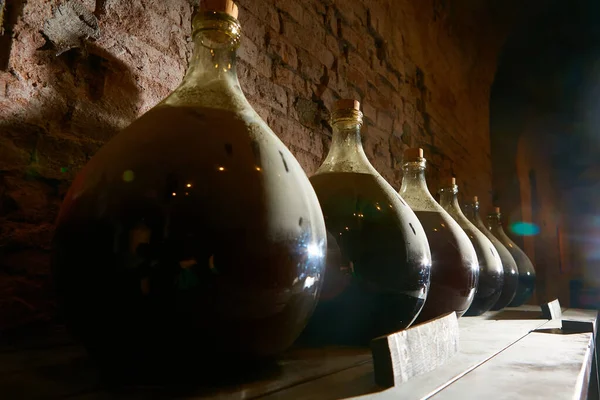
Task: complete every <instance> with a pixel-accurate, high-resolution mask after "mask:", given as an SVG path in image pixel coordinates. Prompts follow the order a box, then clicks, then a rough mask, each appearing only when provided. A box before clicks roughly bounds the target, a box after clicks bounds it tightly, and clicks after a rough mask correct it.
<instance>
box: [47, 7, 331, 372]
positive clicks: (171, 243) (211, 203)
mask: <svg viewBox="0 0 600 400" xmlns="http://www.w3.org/2000/svg"><path fill="white" fill-rule="evenodd" d="M236 18H237V6H235V4H233V2H232V1H228V0H216V1H203V2H202V3H201V5H200V11H199V12H198V13H197V15H196V16H195V18H194V21H193V40H194V44H195V48H194V52H193V56H192V58H191V60H190V66H189V69H188V71H187V72H186V75H185V77H184V78H183V81H182V83H181V85H180V86H179V87H178V88H177V89H175V91H174V92H172V93H171V94H170V95H169V96H168V97H167V98H165V99H164V100H163V101H162V102H160V103H159V104H158V105H157V106H155V107H154V108H152V109H151V110H150V111H148V112H147V113H145V114H144V115H142V116H141V117H140V118H138V119H137V120H136V121H134V122H133V123H132V124H131V125H129V126H128V127H127V128H126V129H124V130H123V131H122V132H121V133H119V134H118V135H116V136H115V137H114V138H113V139H112V140H111V141H110V142H109V143H107V144H106V145H105V146H104V147H103V148H102V149H101V150H100V151H99V152H98V153H97V154H96V155H95V156H94V157H93V158H92V159H91V160H90V161H89V163H88V164H87V166H85V168H84V169H83V170H82V171H81V172H80V173H79V175H78V176H77V178H76V179H75V181H74V182H73V185H72V186H71V188H70V190H69V192H68V193H67V195H66V198H65V200H64V203H63V206H62V209H61V211H60V215H59V218H58V226H57V229H56V235H55V239H54V251H53V268H54V276H55V282H56V287H57V292H58V294H59V297H60V300H61V304H62V309H63V313H64V316H65V317H66V320H67V322H68V325H69V326H70V328H71V329H72V331H73V332H74V334H76V335H77V336H78V337H79V338H80V339H81V340H82V341H83V343H84V344H85V345H86V347H87V348H88V350H89V352H90V353H91V355H92V356H93V358H95V359H96V361H98V362H99V364H100V366H101V367H102V368H103V370H104V371H105V372H109V373H110V376H111V377H113V378H121V377H126V379H138V378H139V379H142V378H143V379H146V378H148V379H152V380H154V379H157V378H167V377H171V375H173V376H175V375H177V376H178V377H179V376H181V374H182V373H185V372H191V371H193V376H194V377H196V378H197V377H204V376H205V374H206V373H208V372H210V371H214V370H218V368H219V366H220V362H221V361H223V362H224V363H226V365H225V366H224V367H225V368H228V367H227V366H231V365H234V364H237V363H239V364H243V363H245V362H247V361H250V360H254V361H255V360H257V359H264V358H269V357H272V356H275V355H277V354H278V353H280V352H282V351H283V350H285V349H286V348H287V347H289V346H290V345H291V344H292V343H293V342H294V340H295V339H296V338H297V336H298V335H299V334H300V333H301V331H302V329H303V328H304V326H305V324H306V322H307V320H308V318H309V317H310V315H311V313H312V312H313V310H314V307H315V305H316V302H317V298H318V293H319V290H320V287H321V283H322V277H323V272H324V269H325V251H326V230H325V224H324V220H323V215H322V213H321V210H320V207H319V203H318V199H317V197H316V195H315V192H314V190H313V188H312V186H311V185H310V182H309V180H308V178H307V176H306V175H305V173H304V171H303V170H302V168H301V166H300V165H299V163H298V162H297V161H296V159H295V158H294V157H293V156H292V154H291V153H290V151H289V150H288V149H287V148H286V147H285V145H284V144H283V143H282V142H281V141H280V140H279V139H278V138H277V137H276V136H275V134H274V133H273V132H272V131H271V130H270V129H269V127H268V126H267V125H266V124H265V122H263V120H262V119H261V118H260V117H259V116H258V114H257V113H256V112H255V111H254V110H253V108H252V107H251V105H250V104H249V103H248V101H247V100H246V98H245V96H244V94H243V93H242V90H241V88H240V84H239V81H238V78H237V73H236V68H235V66H236V51H237V48H238V46H239V43H240V35H241V31H240V24H239V22H238V20H237V19H236Z"/></svg>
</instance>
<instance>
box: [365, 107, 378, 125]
mask: <svg viewBox="0 0 600 400" xmlns="http://www.w3.org/2000/svg"><path fill="white" fill-rule="evenodd" d="M362 111H363V114H364V116H365V118H366V119H368V120H369V122H370V123H371V124H376V123H377V109H375V107H373V106H372V105H371V103H369V102H364V103H362Z"/></svg>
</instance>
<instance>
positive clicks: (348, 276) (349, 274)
mask: <svg viewBox="0 0 600 400" xmlns="http://www.w3.org/2000/svg"><path fill="white" fill-rule="evenodd" d="M361 126H362V113H361V112H360V111H359V103H358V101H354V100H340V101H338V102H337V103H336V104H335V107H334V111H333V115H332V127H333V139H332V145H331V148H330V150H329V154H328V155H327V158H326V159H325V161H324V162H323V164H322V165H321V167H320V168H319V169H318V170H317V172H316V173H315V175H314V176H312V177H311V178H310V181H311V183H312V185H313V187H314V188H315V192H316V193H317V196H318V198H319V202H320V204H321V208H322V210H323V214H324V216H325V225H326V227H327V231H328V238H329V239H328V246H329V251H328V254H327V270H326V273H325V282H324V284H323V290H322V293H321V296H320V299H319V303H318V305H317V308H316V310H315V313H314V315H313V316H312V318H311V320H310V322H309V324H308V326H307V329H306V330H305V332H304V333H303V335H302V341H306V342H310V343H312V344H344V345H366V344H368V343H369V341H370V340H371V339H373V338H375V337H377V336H380V335H384V334H388V333H391V332H395V331H398V330H401V329H404V328H406V327H408V326H409V325H410V324H411V323H412V322H413V320H414V319H415V317H416V316H417V314H418V313H419V311H420V310H421V308H422V307H423V303H424V302H425V298H426V295H427V291H428V288H429V274H430V265H431V261H430V260H431V253H430V252H429V246H428V243H427V238H426V236H425V232H424V231H423V228H422V227H421V224H420V223H419V220H418V219H417V217H416V216H415V214H414V213H413V212H412V210H411V209H410V207H408V206H407V205H406V203H405V202H404V201H403V200H402V199H401V198H400V196H399V195H398V193H396V192H395V190H394V189H393V188H392V187H391V186H390V184H389V183H387V182H386V181H385V180H384V179H383V178H382V177H381V175H380V174H379V173H378V172H377V171H376V170H375V168H374V167H373V166H372V165H371V163H370V162H369V160H368V159H367V156H366V155H365V152H364V150H363V147H362V143H361V139H360V130H361Z"/></svg>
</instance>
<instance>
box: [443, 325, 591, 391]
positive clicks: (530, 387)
mask: <svg viewBox="0 0 600 400" xmlns="http://www.w3.org/2000/svg"><path fill="white" fill-rule="evenodd" d="M591 346H593V343H592V334H591V333H578V334H555V333H537V332H533V333H530V334H529V335H527V336H526V337H525V338H524V339H522V340H520V341H518V342H517V343H516V344H514V345H513V346H511V347H509V348H508V349H506V350H505V351H503V352H501V353H500V354H498V355H497V356H495V357H494V358H492V359H491V360H489V361H488V362H486V363H485V364H483V365H482V366H480V367H479V368H477V369H475V370H474V371H471V372H470V373H469V374H468V375H466V376H465V377H463V378H462V379H460V380H458V381H456V382H454V383H453V384H451V385H449V386H448V387H446V388H445V389H444V390H442V391H441V392H439V393H437V394H436V395H435V396H434V397H433V398H434V399H436V400H437V399H442V400H443V399H448V400H454V399H461V400H463V399H465V398H471V399H486V398H487V399H491V398H493V399H511V400H512V399H528V400H529V399H572V398H580V396H581V395H582V390H583V389H582V376H585V373H586V372H585V371H586V369H587V366H588V363H589V362H590V361H591V357H590V352H589V349H590V347H591Z"/></svg>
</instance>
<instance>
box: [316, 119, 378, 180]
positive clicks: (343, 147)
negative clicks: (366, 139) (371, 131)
mask: <svg viewBox="0 0 600 400" xmlns="http://www.w3.org/2000/svg"><path fill="white" fill-rule="evenodd" d="M332 127H333V136H332V139H331V148H330V149H329V153H328V154H327V157H326V158H325V161H324V162H323V164H322V165H321V166H320V167H319V169H318V170H317V172H316V173H315V174H322V173H327V172H355V173H365V174H377V172H376V171H375V168H374V167H373V166H372V165H371V163H370V162H369V159H368V158H367V155H366V154H365V150H364V149H363V145H362V141H361V135H360V131H361V127H362V113H361V112H360V111H356V110H340V111H336V112H335V113H334V115H333V121H332Z"/></svg>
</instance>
